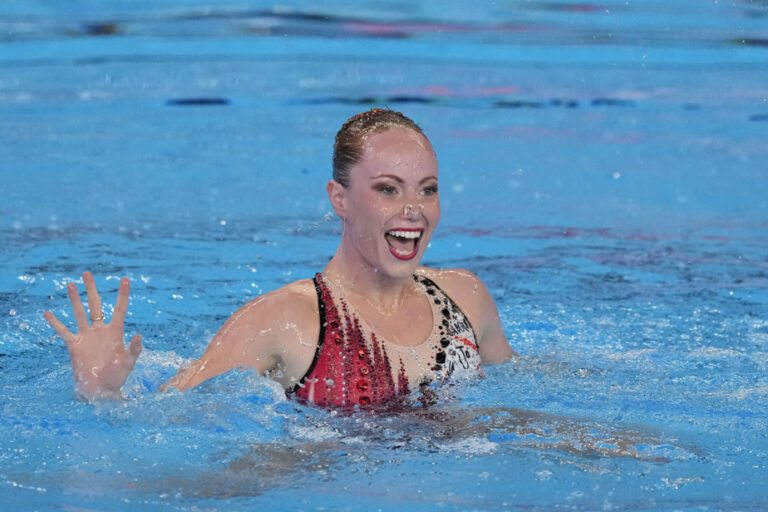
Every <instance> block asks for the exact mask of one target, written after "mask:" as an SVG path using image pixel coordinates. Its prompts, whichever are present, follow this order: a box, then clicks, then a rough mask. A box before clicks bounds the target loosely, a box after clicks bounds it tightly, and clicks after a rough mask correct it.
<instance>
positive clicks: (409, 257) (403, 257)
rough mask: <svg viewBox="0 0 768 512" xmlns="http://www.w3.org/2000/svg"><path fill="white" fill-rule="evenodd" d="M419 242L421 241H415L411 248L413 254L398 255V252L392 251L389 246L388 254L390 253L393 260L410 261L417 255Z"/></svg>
mask: <svg viewBox="0 0 768 512" xmlns="http://www.w3.org/2000/svg"><path fill="white" fill-rule="evenodd" d="M419 242H421V240H417V241H416V244H415V245H414V246H413V252H410V253H408V254H400V253H399V252H397V251H396V250H394V249H393V248H392V247H390V246H389V245H387V247H388V248H389V252H391V253H392V256H394V257H395V258H397V259H399V260H403V261H408V260H412V259H413V258H415V257H416V255H417V254H418V253H419Z"/></svg>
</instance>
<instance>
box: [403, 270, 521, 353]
mask: <svg viewBox="0 0 768 512" xmlns="http://www.w3.org/2000/svg"><path fill="white" fill-rule="evenodd" d="M417 274H420V275H423V276H425V277H428V278H429V279H431V280H432V281H434V282H435V283H436V284H437V285H438V286H439V287H440V288H442V289H443V291H445V293H446V294H447V295H448V296H449V297H450V298H451V299H452V300H453V301H454V302H455V303H456V304H457V305H458V306H459V307H460V308H461V310H462V311H464V314H466V315H467V318H469V322H470V323H471V324H472V327H473V329H474V331H475V336H476V337H477V341H478V347H479V349H480V356H481V357H482V359H483V363H486V364H495V363H502V362H504V361H508V360H509V359H510V358H512V357H515V356H516V355H517V354H516V353H515V351H514V350H512V348H511V347H510V346H509V343H508V342H507V338H506V336H505V335H504V330H503V328H502V326H501V319H500V317H499V312H498V309H496V304H495V303H494V301H493V297H491V294H490V293H489V292H488V289H487V288H486V287H485V285H484V284H483V282H482V281H481V280H480V278H478V277H477V276H476V275H475V274H473V273H472V272H470V271H469V270H464V269H459V268H449V269H434V268H428V267H419V269H418V270H417Z"/></svg>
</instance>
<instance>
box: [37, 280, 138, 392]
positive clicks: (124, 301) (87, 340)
mask: <svg viewBox="0 0 768 512" xmlns="http://www.w3.org/2000/svg"><path fill="white" fill-rule="evenodd" d="M83 282H84V283H85V289H86V291H87V294H88V307H89V309H90V311H91V324H89V323H88V317H87V316H86V313H85V308H84V307H83V303H82V302H81V300H80V296H79V294H78V292H77V287H76V286H75V284H74V283H70V284H69V285H68V286H67V293H68V294H69V300H70V302H72V311H73V313H74V316H75V320H76V321H77V329H78V332H77V334H72V332H70V331H69V329H67V327H65V326H64V324H62V323H61V322H60V321H59V320H58V319H57V318H56V316H55V315H54V314H53V313H51V312H50V311H46V312H45V319H46V320H47V321H48V323H50V324H51V326H52V327H53V328H54V329H55V330H56V332H57V333H58V334H59V336H61V338H62V339H63V340H64V342H65V343H66V345H67V348H68V349H69V356H70V359H71V361H72V371H73V373H74V378H75V382H76V389H77V393H78V395H79V396H80V397H81V398H85V399H92V398H98V397H110V398H117V397H119V396H120V388H121V387H122V385H123V383H124V382H125V380H126V379H127V378H128V375H129V374H130V373H131V370H132V369H133V367H134V365H135V364H136V359H137V358H138V356H139V354H140V353H141V349H142V347H141V335H139V334H137V335H136V336H134V337H133V339H132V340H131V343H130V345H129V347H128V349H127V350H126V348H125V342H124V338H123V337H124V332H123V331H124V322H125V315H126V312H127V310H128V295H129V291H130V282H129V281H128V279H127V278H123V279H122V280H121V281H120V290H119V292H118V296H117V302H116V303H115V312H114V314H113V315H112V319H111V321H110V322H109V323H108V324H107V323H105V322H104V315H103V313H102V312H101V311H102V309H101V299H100V298H99V293H98V291H97V289H96V283H95V282H94V279H93V275H91V273H90V272H85V273H84V274H83Z"/></svg>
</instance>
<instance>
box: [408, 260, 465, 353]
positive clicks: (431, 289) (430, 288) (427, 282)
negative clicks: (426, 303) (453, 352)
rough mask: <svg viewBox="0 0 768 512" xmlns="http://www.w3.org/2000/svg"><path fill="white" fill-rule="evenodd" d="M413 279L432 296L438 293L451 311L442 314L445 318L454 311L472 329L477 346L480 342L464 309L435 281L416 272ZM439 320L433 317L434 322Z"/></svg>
mask: <svg viewBox="0 0 768 512" xmlns="http://www.w3.org/2000/svg"><path fill="white" fill-rule="evenodd" d="M413 280H414V281H416V282H417V283H421V284H423V285H424V286H425V287H426V288H427V295H431V296H434V295H435V293H439V294H440V297H439V298H441V299H444V300H445V301H446V302H447V304H448V306H449V307H450V308H451V310H452V311H445V310H443V311H441V313H442V315H443V316H444V317H445V318H448V317H449V316H450V314H451V313H452V312H456V314H457V316H458V317H459V318H460V319H461V320H463V321H464V322H466V323H467V327H469V330H470V331H472V337H473V338H474V339H475V345H476V346H477V347H478V348H479V347H480V344H479V343H478V340H477V331H475V328H474V327H472V322H470V321H469V317H468V316H467V315H466V314H465V313H464V310H462V309H461V307H459V305H458V304H456V302H455V301H454V300H453V299H452V298H451V297H450V296H449V295H448V294H447V293H445V290H443V289H442V288H440V287H439V286H438V285H437V283H436V282H434V281H433V280H431V279H430V278H428V277H425V276H417V275H416V274H414V275H413ZM439 322H440V320H438V318H437V316H436V317H435V323H439Z"/></svg>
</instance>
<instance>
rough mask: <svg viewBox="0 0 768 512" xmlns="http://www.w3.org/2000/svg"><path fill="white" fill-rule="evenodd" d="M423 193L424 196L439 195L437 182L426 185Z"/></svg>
mask: <svg viewBox="0 0 768 512" xmlns="http://www.w3.org/2000/svg"><path fill="white" fill-rule="evenodd" d="M421 194H422V195H424V196H434V195H437V184H434V185H430V186H428V187H424V190H422V191H421Z"/></svg>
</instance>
